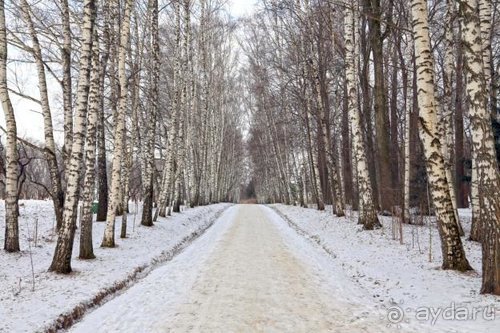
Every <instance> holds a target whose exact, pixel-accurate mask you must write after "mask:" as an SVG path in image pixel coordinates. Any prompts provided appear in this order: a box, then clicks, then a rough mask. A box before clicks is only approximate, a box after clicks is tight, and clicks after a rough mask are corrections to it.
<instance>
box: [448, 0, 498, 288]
mask: <svg viewBox="0 0 500 333" xmlns="http://www.w3.org/2000/svg"><path fill="white" fill-rule="evenodd" d="M458 4H459V10H460V16H461V19H462V21H461V22H462V43H463V44H464V49H465V53H464V55H465V60H466V62H465V64H466V68H465V72H466V78H467V85H466V96H467V99H468V101H469V105H470V106H469V117H470V121H471V130H472V160H473V162H472V165H473V168H476V170H477V171H476V173H475V174H473V177H474V176H475V177H477V178H476V179H472V182H473V183H474V182H476V184H477V188H478V193H477V195H478V198H477V205H478V209H477V212H478V213H479V216H475V218H476V219H477V221H476V223H478V224H479V228H480V232H481V234H482V237H481V240H482V250H483V267H482V268H483V280H482V286H481V292H482V293H488V294H496V295H500V265H499V263H500V171H499V169H498V164H497V161H496V155H495V148H494V140H493V133H492V130H491V126H490V112H489V108H488V104H489V103H488V98H489V94H488V88H487V87H486V75H485V67H487V66H489V60H488V59H485V55H484V49H485V46H484V45H485V44H487V43H488V42H485V43H483V42H482V38H484V37H486V38H489V33H488V31H485V32H483V33H481V32H482V31H481V25H483V26H485V27H484V28H483V29H485V30H487V29H489V24H490V23H489V22H485V21H489V20H491V18H489V17H488V15H490V14H491V11H489V10H488V9H486V10H485V7H488V6H487V5H486V4H484V3H482V4H481V1H479V3H478V1H477V0H471V1H458ZM480 5H481V7H480ZM481 10H485V11H486V13H484V12H483V13H481ZM486 48H487V47H486Z"/></svg>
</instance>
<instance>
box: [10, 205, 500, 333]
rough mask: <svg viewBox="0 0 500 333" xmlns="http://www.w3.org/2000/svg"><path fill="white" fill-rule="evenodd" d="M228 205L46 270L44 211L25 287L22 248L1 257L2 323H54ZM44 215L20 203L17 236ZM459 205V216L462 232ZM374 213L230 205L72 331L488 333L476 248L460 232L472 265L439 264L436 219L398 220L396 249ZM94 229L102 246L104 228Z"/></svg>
mask: <svg viewBox="0 0 500 333" xmlns="http://www.w3.org/2000/svg"><path fill="white" fill-rule="evenodd" d="M227 207H228V205H224V204H222V205H214V206H208V207H200V208H195V209H190V210H187V211H185V212H183V213H182V214H177V215H175V216H174V217H173V218H169V219H166V220H163V221H162V222H159V223H157V224H156V225H155V227H154V228H153V229H150V228H143V227H138V226H137V225H136V226H135V229H134V230H133V231H132V227H131V228H130V229H129V231H130V235H129V239H127V240H118V245H119V247H118V248H116V249H101V248H98V247H96V254H97V256H98V259H96V260H94V261H90V262H87V261H81V260H75V261H74V267H75V269H76V272H75V273H74V274H72V275H70V276H59V275H55V274H49V273H46V272H45V270H46V268H47V267H48V264H49V263H50V259H51V256H52V251H53V247H54V237H52V236H51V233H50V229H51V224H50V223H51V220H50V221H48V220H46V221H44V222H43V223H42V222H39V223H40V227H39V229H40V230H39V237H38V238H39V240H38V242H39V244H38V245H39V246H40V247H36V248H34V249H33V258H34V265H35V273H36V279H35V281H36V286H35V287H36V289H35V292H32V291H31V290H30V288H31V277H30V276H31V275H30V274H31V273H30V260H29V253H28V251H27V250H26V246H24V248H25V250H24V251H23V253H21V254H16V255H7V254H6V253H1V254H0V287H1V290H0V331H2V332H3V331H5V332H22V331H27V332H31V331H34V330H36V329H40V328H42V327H43V326H44V325H46V324H49V323H51V322H53V320H54V319H55V317H57V315H58V314H59V313H61V312H63V311H67V310H70V309H72V308H73V307H74V306H75V305H77V304H78V303H79V302H82V301H85V300H88V299H89V298H91V296H92V295H94V294H95V293H96V292H98V291H99V290H100V289H101V288H102V287H104V286H107V285H113V283H116V281H119V280H123V279H124V278H126V277H127V274H128V273H129V272H130V271H132V270H133V269H134V268H135V267H138V266H141V265H145V264H148V263H151V262H154V259H152V258H159V257H161V254H162V252H163V251H165V250H167V251H168V250H169V249H172V248H174V247H175V246H176V244H178V243H179V242H182V241H181V240H182V239H183V238H184V237H186V236H187V235H190V234H193V232H195V231H196V230H199V229H202V228H204V226H206V225H208V224H209V221H211V220H213V218H214V217H215V216H217V215H218V214H219V213H220V212H222V211H223V210H224V208H227ZM273 209H274V211H273ZM50 212H51V208H50V203H47V202H38V203H36V204H33V202H29V203H28V202H27V203H26V204H25V206H24V208H22V211H21V215H22V220H21V221H23V222H24V223H23V222H22V224H23V226H22V229H21V235H22V238H23V244H26V242H27V240H26V239H27V237H28V234H29V235H33V230H34V228H33V225H34V221H35V219H36V218H37V217H38V218H39V221H40V220H41V219H42V218H43V217H45V218H46V217H47V216H48V217H50ZM278 214H279V215H278ZM467 214H469V217H470V213H468V211H462V212H461V215H462V216H463V217H464V218H463V220H464V221H463V222H464V226H465V229H466V232H468V229H469V227H470V226H469V223H468V220H467ZM280 215H281V216H283V217H284V218H285V219H283V218H282V217H280ZM130 221H131V224H132V223H133V214H132V215H131V217H130ZM49 222H50V223H49ZM427 222H429V221H427ZM382 223H383V224H384V228H383V229H382V230H376V231H370V232H367V231H361V230H360V226H358V225H356V223H355V218H354V217H348V218H336V217H334V216H333V215H332V214H331V212H329V211H324V212H319V211H316V210H313V209H303V208H299V207H292V206H284V205H272V206H271V208H269V207H265V206H261V205H237V206H234V207H231V208H229V209H227V210H226V211H225V212H224V213H222V215H221V216H220V217H219V218H218V219H217V222H216V223H215V224H214V225H213V226H212V227H211V228H209V229H208V230H207V231H206V232H205V233H204V234H202V235H201V236H200V237H199V238H197V239H195V240H194V241H193V242H192V243H191V244H190V245H189V246H188V247H187V248H186V249H185V250H184V251H182V252H180V253H179V254H178V255H176V256H174V257H173V259H172V260H170V261H166V262H165V263H161V264H158V265H153V266H154V270H150V274H149V275H147V276H145V277H143V278H141V279H139V280H138V281H137V282H136V283H135V284H133V285H131V286H130V288H127V289H125V290H123V291H121V292H119V293H118V294H117V295H115V296H116V297H113V298H112V299H110V300H109V301H108V302H106V303H104V305H102V306H101V307H97V308H94V309H93V311H91V312H88V313H87V314H86V315H85V316H84V317H83V319H82V320H81V321H80V322H78V323H77V324H76V325H74V326H73V327H72V328H71V329H70V331H72V332H84V333H87V332H105V333H108V332H347V333H350V332H352V333H359V332H370V333H371V332H373V333H383V332H429V333H431V332H464V333H465V332H467V333H469V332H470V333H474V332H477V333H479V332H481V333H482V332H498V327H499V323H500V322H499V319H494V317H496V318H500V313H499V312H498V309H500V298H499V297H493V296H482V295H479V294H478V293H477V291H478V290H479V287H480V282H481V279H480V274H478V273H477V271H479V270H480V248H479V246H478V245H477V244H475V243H472V242H468V241H465V242H464V243H465V247H466V250H467V254H468V258H469V260H470V262H471V264H472V265H473V267H474V268H475V269H476V272H473V273H467V274H459V273H455V272H450V271H443V270H441V269H440V268H439V265H440V247H439V239H438V235H437V231H436V229H435V226H434V224H433V223H431V224H430V225H427V226H423V227H416V226H406V225H405V226H403V229H404V230H403V231H404V238H403V240H404V242H403V243H404V244H403V245H401V244H400V243H399V241H396V240H394V239H393V235H392V221H391V218H390V217H384V218H383V220H382ZM117 224H118V225H119V223H117ZM95 225H96V228H95V229H96V230H95V232H96V238H95V241H96V245H98V243H99V242H100V239H101V234H102V228H103V224H101V223H96V224H95ZM28 226H29V232H28V229H27V227H28ZM42 226H43V227H42ZM430 244H432V248H431V251H430V249H429V248H430V247H429V245H430ZM77 246H78V244H76V248H77ZM163 253H164V252H163ZM429 253H431V254H432V261H431V262H429ZM20 279H21V280H20ZM19 280H20V281H21V284H20V287H19ZM492 309H493V310H496V312H495V313H494V314H491V310H492ZM485 311H486V312H485ZM464 312H466V313H464ZM417 314H418V318H417ZM464 315H467V316H468V318H464ZM472 316H474V318H471V317H472ZM465 319H466V320H465Z"/></svg>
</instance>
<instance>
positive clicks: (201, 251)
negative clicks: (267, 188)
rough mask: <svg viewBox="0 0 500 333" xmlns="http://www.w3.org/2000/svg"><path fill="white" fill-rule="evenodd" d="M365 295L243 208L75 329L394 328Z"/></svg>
mask: <svg viewBox="0 0 500 333" xmlns="http://www.w3.org/2000/svg"><path fill="white" fill-rule="evenodd" d="M346 283H348V285H346ZM360 297H361V293H359V290H357V288H356V286H355V285H354V284H353V283H350V282H349V281H348V280H345V279H344V278H343V274H342V271H341V270H340V269H338V268H335V267H334V266H333V265H332V264H331V260H330V258H328V257H326V256H325V255H324V254H323V253H322V252H321V251H320V250H319V249H318V248H316V247H314V246H313V245H311V244H310V243H308V242H307V241H306V240H304V239H303V238H302V237H300V236H298V235H297V234H296V233H295V232H294V231H293V230H292V229H290V228H289V227H288V226H287V224H286V222H284V221H283V220H282V219H281V218H280V217H279V216H278V215H276V213H274V212H273V211H272V210H271V209H269V208H267V207H264V206H257V205H238V206H235V207H232V208H230V209H229V210H228V211H227V212H225V213H224V214H223V216H222V217H221V218H220V220H219V222H218V223H217V224H216V225H215V226H214V227H212V228H211V229H210V230H208V231H207V232H206V233H205V234H204V235H203V236H201V237H200V238H199V239H197V240H196V241H195V242H193V244H192V245H191V246H190V247H189V248H188V249H187V250H186V251H184V252H183V253H181V254H180V255H179V256H177V257H176V258H175V259H173V260H172V261H170V262H168V263H166V264H165V265H163V266H162V267H160V268H158V269H157V270H155V271H154V272H153V273H152V274H150V275H149V276H148V277H147V278H145V279H144V280H143V281H141V282H140V283H138V284H136V285H135V286H133V287H132V288H130V289H129V290H127V291H126V292H125V293H124V294H123V295H121V296H120V297H116V298H114V299H113V300H111V301H110V302H108V303H106V304H105V305H104V306H103V307H101V308H99V309H97V310H96V311H94V312H92V313H91V314H90V315H88V316H86V317H85V318H84V320H83V321H81V322H80V323H78V324H77V325H76V326H74V327H73V329H72V330H71V331H72V332H82V333H84V332H140V331H141V332H375V331H376V332H380V333H382V332H386V331H388V328H387V327H386V323H385V322H384V321H381V320H380V317H379V315H380V314H379V313H376V312H373V306H372V305H369V306H365V304H363V303H362V302H360Z"/></svg>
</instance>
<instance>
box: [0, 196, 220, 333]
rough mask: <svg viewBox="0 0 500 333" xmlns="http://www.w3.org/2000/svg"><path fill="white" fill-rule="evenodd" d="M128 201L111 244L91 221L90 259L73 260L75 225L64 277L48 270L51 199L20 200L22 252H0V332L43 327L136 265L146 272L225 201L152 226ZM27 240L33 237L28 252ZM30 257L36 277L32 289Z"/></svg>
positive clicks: (51, 238) (51, 243)
mask: <svg viewBox="0 0 500 333" xmlns="http://www.w3.org/2000/svg"><path fill="white" fill-rule="evenodd" d="M131 206H132V207H131V212H132V213H131V214H130V215H129V218H128V221H129V225H128V238H127V239H125V240H121V239H117V247H116V248H114V249H103V248H100V247H99V245H100V242H101V240H102V234H103V230H104V223H103V222H96V223H94V239H93V240H94V249H95V254H96V257H97V258H96V259H94V260H87V261H84V260H79V259H77V255H78V248H79V242H78V239H79V231H78V230H77V234H76V238H75V245H74V251H73V256H74V259H73V261H72V267H73V270H74V272H73V273H72V274H70V275H67V276H65V275H57V274H53V273H48V272H47V268H48V267H49V265H50V262H51V260H52V255H53V253H54V247H55V241H56V236H55V234H54V233H53V221H54V218H53V209H52V202H49V201H21V208H20V214H21V216H20V238H21V250H22V251H21V252H20V253H15V254H8V253H6V252H4V251H0V332H33V331H37V330H41V329H43V328H44V327H46V326H47V325H49V324H51V323H53V322H54V320H55V319H56V318H57V317H58V315H59V314H61V313H65V312H67V311H70V310H72V309H73V308H74V307H75V306H77V305H78V304H80V303H82V302H88V301H89V300H91V299H92V298H93V297H94V296H95V295H96V294H97V293H99V292H100V291H102V290H103V288H110V287H113V286H114V285H116V284H118V283H120V282H122V281H124V280H126V279H127V277H129V276H130V275H131V274H132V273H133V272H134V270H136V269H137V268H138V267H143V268H145V269H144V271H143V272H142V273H141V274H143V275H144V274H146V273H147V272H148V271H149V270H150V268H151V267H154V266H155V263H157V262H158V261H161V260H164V259H165V258H166V257H168V256H169V255H171V253H172V251H173V250H174V249H176V248H178V246H179V245H180V244H181V243H183V242H185V241H186V238H187V237H189V236H190V235H192V234H194V233H197V232H200V231H201V230H203V229H204V228H206V227H207V226H208V225H209V224H210V223H211V222H212V221H213V219H214V218H215V217H216V216H217V215H218V214H219V213H220V212H222V211H223V210H224V209H225V208H227V207H229V204H217V205H211V206H206V207H198V208H194V209H188V210H185V211H183V212H182V213H181V214H174V216H173V217H169V218H165V219H162V218H160V219H159V221H158V223H156V224H155V226H154V227H151V228H148V227H142V226H140V224H139V221H140V211H139V213H138V214H137V216H136V217H135V214H134V210H135V206H134V205H131ZM0 220H1V221H3V220H4V205H3V203H2V204H0ZM36 221H38V222H36ZM37 224H38V228H36V225H37ZM120 224H121V219H120V218H118V219H117V221H116V228H117V233H116V234H117V235H119V234H120V233H119V228H120ZM2 229H3V227H2ZM35 234H36V236H35ZM35 238H36V246H35ZM28 240H30V242H31V255H30V250H29V246H28V244H29V243H30V242H29V241H28ZM3 241H4V234H3V231H2V232H1V233H0V243H1V244H3ZM31 262H33V268H34V276H35V279H34V281H35V286H34V291H33V290H32V287H33V284H32V282H33V278H32V269H31Z"/></svg>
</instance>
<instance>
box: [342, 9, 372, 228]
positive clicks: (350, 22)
mask: <svg viewBox="0 0 500 333" xmlns="http://www.w3.org/2000/svg"><path fill="white" fill-rule="evenodd" d="M357 15H359V14H358V11H357V0H355V1H351V2H350V3H349V7H348V8H347V9H346V11H345V23H344V24H345V49H346V56H345V63H346V65H345V68H346V69H345V72H346V81H347V93H348V95H347V96H346V98H348V103H349V116H350V120H351V128H352V149H353V152H354V154H355V156H356V167H357V174H358V186H359V217H358V223H359V224H362V225H363V228H364V229H366V230H372V229H374V228H378V227H380V222H379V221H378V216H377V211H376V210H375V205H374V202H373V190H372V187H371V184H370V177H369V173H368V160H367V157H366V146H365V145H364V143H363V132H362V130H361V117H360V114H359V108H358V93H357V84H356V70H357V60H356V59H357V58H358V57H359V55H358V53H357V52H356V50H357V47H356V43H358V41H357V38H356V37H357V36H358V35H357V29H358V25H357V22H358V18H357Z"/></svg>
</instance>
